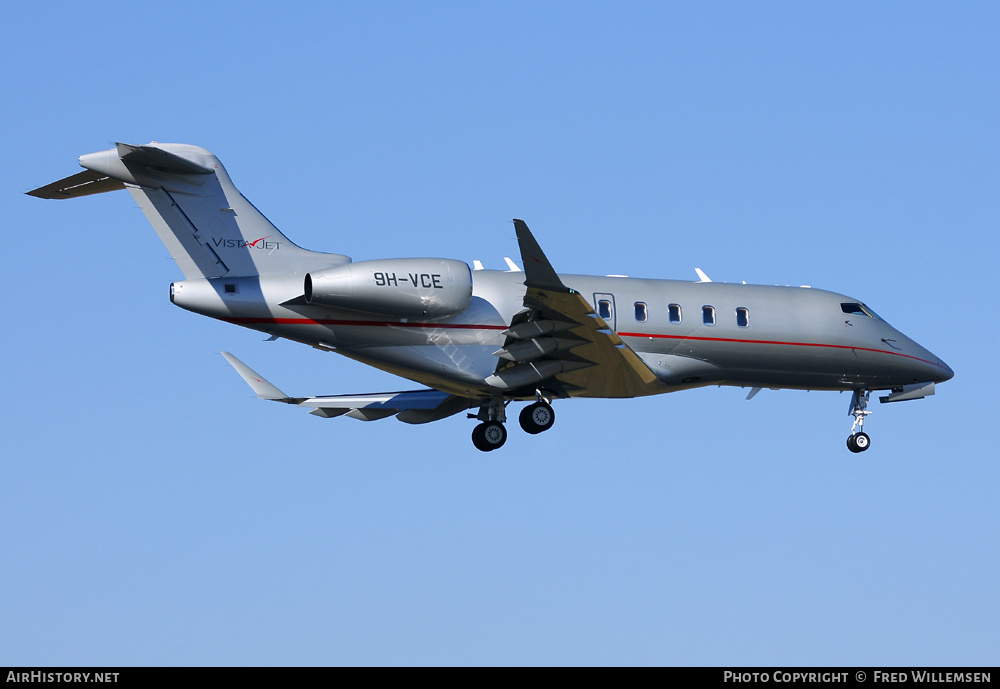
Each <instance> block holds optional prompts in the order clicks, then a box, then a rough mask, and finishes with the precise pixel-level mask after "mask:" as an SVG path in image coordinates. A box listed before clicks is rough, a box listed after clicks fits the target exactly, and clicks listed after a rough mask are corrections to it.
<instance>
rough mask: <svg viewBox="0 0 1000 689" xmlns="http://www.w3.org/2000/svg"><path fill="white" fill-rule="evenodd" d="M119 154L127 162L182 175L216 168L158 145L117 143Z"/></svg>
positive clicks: (211, 170) (200, 172)
mask: <svg viewBox="0 0 1000 689" xmlns="http://www.w3.org/2000/svg"><path fill="white" fill-rule="evenodd" d="M115 147H116V148H117V149H118V156H119V157H120V158H121V159H122V162H123V163H126V164H138V165H145V166H146V167H149V168H153V169H154V170H162V171H164V172H175V173H180V174H182V175H208V174H211V173H213V172H215V170H213V169H212V168H210V167H207V166H205V165H200V164H198V163H196V162H194V161H193V160H189V159H187V158H182V157H181V156H179V155H177V154H176V153H171V152H170V151H165V150H163V149H162V148H159V147H157V146H135V145H133V144H122V143H119V144H115Z"/></svg>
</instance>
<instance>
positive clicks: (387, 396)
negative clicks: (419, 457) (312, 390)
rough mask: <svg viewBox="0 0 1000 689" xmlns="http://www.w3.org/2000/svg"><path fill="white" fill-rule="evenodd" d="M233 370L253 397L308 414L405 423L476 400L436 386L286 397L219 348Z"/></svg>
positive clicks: (463, 407) (448, 413) (453, 410)
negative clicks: (289, 406)
mask: <svg viewBox="0 0 1000 689" xmlns="http://www.w3.org/2000/svg"><path fill="white" fill-rule="evenodd" d="M222 356H224V357H226V361H228V362H229V363H230V364H231V365H232V367H233V368H234V369H236V372H237V373H239V374H240V376H241V377H242V378H243V380H245V381H246V382H247V384H248V385H249V386H250V387H251V388H252V389H253V391H254V392H255V393H257V397H259V398H261V399H265V400H271V401H273V402H284V403H285V404H294V405H297V406H299V407H305V408H306V409H310V412H309V413H310V414H315V415H316V416H322V417H324V418H332V417H334V416H348V417H350V418H352V419H358V420H360V421H377V420H378V419H384V418H386V417H389V416H395V417H396V418H397V419H399V420H400V421H403V422H405V423H412V424H418V423H429V422H431V421H437V420H439V419H443V418H446V417H448V416H451V415H453V414H458V413H459V412H462V411H465V410H466V409H468V408H469V407H470V406H478V404H479V403H478V402H477V401H475V400H472V399H469V398H466V397H458V396H456V395H450V394H448V393H447V392H441V391H440V390H430V389H427V390H410V391H406V392H376V393H368V394H362V395H324V396H319V397H290V396H288V395H286V394H285V393H283V392H282V391H281V390H279V389H278V388H276V387H275V386H274V385H272V384H271V383H269V382H268V381H267V380H265V379H264V378H262V377H261V375H260V374H259V373H257V372H256V371H254V370H253V369H252V368H250V367H249V366H247V365H246V364H244V363H243V362H242V361H240V360H239V359H237V358H236V357H235V356H233V355H232V354H230V353H229V352H222Z"/></svg>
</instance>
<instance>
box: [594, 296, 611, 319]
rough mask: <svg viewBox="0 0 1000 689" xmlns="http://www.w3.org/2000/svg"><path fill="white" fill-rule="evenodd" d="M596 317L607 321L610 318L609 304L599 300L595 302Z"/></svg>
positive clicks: (605, 300)
mask: <svg viewBox="0 0 1000 689" xmlns="http://www.w3.org/2000/svg"><path fill="white" fill-rule="evenodd" d="M597 315H598V316H600V317H601V318H603V319H604V320H608V319H610V318H611V302H610V301H608V300H607V299H601V300H599V301H598V302H597Z"/></svg>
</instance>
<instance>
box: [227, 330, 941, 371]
mask: <svg viewBox="0 0 1000 689" xmlns="http://www.w3.org/2000/svg"><path fill="white" fill-rule="evenodd" d="M220 320H223V321H226V322H227V323H233V324H235V325H270V324H273V325H340V326H355V327H369V328H370V327H391V328H427V329H430V330H434V329H443V330H506V329H507V326H506V325H479V324H476V323H421V322H413V323H409V322H407V323H403V322H401V321H349V320H343V319H339V318H222V319H220ZM618 336H619V337H649V338H657V339H661V340H694V341H696V342H732V343H735V344H765V345H781V346H785V347H826V348H828V349H856V350H858V351H861V352H875V353H876V354H891V355H893V356H901V357H905V358H907V359H913V360H914V361H922V362H923V363H925V364H930V365H932V366H937V367H938V368H943V367H942V366H941V364H939V363H937V362H934V361H927V360H926V359H921V358H920V357H918V356H913V355H912V354H903V353H902V352H890V351H888V350H885V349H872V348H870V347H853V346H851V345H839V344H826V343H823V342H784V341H781V340H743V339H736V338H727V337H696V336H693V335H662V334H659V333H625V332H620V333H618Z"/></svg>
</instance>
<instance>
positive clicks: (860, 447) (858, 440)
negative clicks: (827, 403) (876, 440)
mask: <svg viewBox="0 0 1000 689" xmlns="http://www.w3.org/2000/svg"><path fill="white" fill-rule="evenodd" d="M869 394H870V393H869V392H868V391H867V390H855V391H854V394H853V395H851V408H850V410H849V411H848V412H847V413H848V414H849V415H850V416H853V417H854V424H852V425H851V435H850V437H849V438H848V439H847V449H848V450H850V451H851V452H864V451H865V450H867V449H868V448H869V447H870V446H871V442H872V440H871V438H869V437H868V434H867V433H865V432H864V430H862V429H863V428H864V425H865V417H867V416H868V415H869V414H871V412H870V411H868V395H869Z"/></svg>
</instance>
